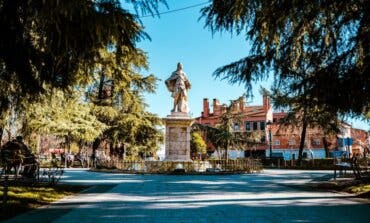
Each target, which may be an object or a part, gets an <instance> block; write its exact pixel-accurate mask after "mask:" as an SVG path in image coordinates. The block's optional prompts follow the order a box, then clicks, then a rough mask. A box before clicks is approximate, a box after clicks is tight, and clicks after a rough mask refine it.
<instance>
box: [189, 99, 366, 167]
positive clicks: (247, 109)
mask: <svg viewBox="0 0 370 223" xmlns="http://www.w3.org/2000/svg"><path fill="white" fill-rule="evenodd" d="M230 105H231V108H232V113H233V114H235V115H236V116H238V120H239V122H235V123H233V129H234V131H238V132H253V133H255V135H256V136H257V137H258V138H259V140H260V142H261V144H260V145H256V146H252V147H250V148H247V149H244V150H245V152H244V156H247V157H248V156H257V157H264V156H269V155H270V152H269V147H270V142H271V147H272V152H273V153H279V154H282V155H283V156H284V159H286V160H290V159H296V158H298V148H299V143H300V138H301V129H300V128H299V127H294V128H293V127H292V126H287V127H285V126H281V125H280V124H278V121H279V120H280V119H281V118H284V117H285V116H286V115H287V113H286V112H273V111H272V106H271V104H270V99H269V98H268V97H267V96H263V102H262V105H259V106H247V105H246V103H245V98H244V97H243V96H242V97H239V98H238V99H237V100H233V101H231V104H230ZM212 107H213V110H212V111H211V109H210V103H209V101H208V99H207V98H205V99H203V111H202V114H201V116H200V117H197V118H196V119H195V122H196V123H199V124H202V125H208V126H211V127H215V126H217V124H219V123H220V118H221V116H222V115H223V114H224V113H225V112H226V111H227V107H228V105H226V104H220V102H219V100H218V99H213V101H212ZM270 131H271V139H270V137H269V136H270ZM369 141H370V140H369V134H368V132H366V131H364V130H360V129H354V128H352V126H351V125H349V124H346V123H343V124H342V127H341V132H340V133H339V134H338V135H329V136H328V135H324V133H323V131H322V130H321V129H320V128H308V129H307V133H306V139H305V144H304V151H303V156H304V157H305V158H308V159H311V158H315V159H316V158H325V157H326V152H330V155H331V156H333V155H336V156H342V155H349V154H350V155H362V154H363V151H364V148H365V147H366V145H368V142H369ZM325 148H326V149H325ZM365 149H366V148H365ZM208 150H211V151H213V150H214V148H212V145H208ZM234 153H235V152H234Z"/></svg>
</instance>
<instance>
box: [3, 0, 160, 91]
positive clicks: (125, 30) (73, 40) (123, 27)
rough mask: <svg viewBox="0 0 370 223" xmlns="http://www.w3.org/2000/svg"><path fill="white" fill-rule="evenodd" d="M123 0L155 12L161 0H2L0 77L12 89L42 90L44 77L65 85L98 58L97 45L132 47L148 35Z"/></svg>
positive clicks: (51, 81)
mask: <svg viewBox="0 0 370 223" xmlns="http://www.w3.org/2000/svg"><path fill="white" fill-rule="evenodd" d="M127 3H128V4H130V5H131V6H133V7H134V8H135V9H136V10H140V9H141V11H142V13H156V12H157V7H158V5H159V4H165V1H164V0H155V1H152V0H150V1H149V0H138V1H137V0H135V1H134V0H129V1H126V4H125V5H122V4H121V3H120V1H118V0H97V1H90V0H79V1H75V0H63V1H60V0H48V1H13V0H2V1H1V2H0V26H1V28H2V31H3V32H2V33H3V35H2V37H1V39H0V52H2V53H1V55H0V64H1V66H0V67H1V72H2V74H3V75H2V77H1V81H2V82H4V83H5V84H8V85H12V86H13V87H14V90H15V91H17V92H18V94H27V93H30V94H35V93H38V92H42V90H43V84H45V83H46V84H48V85H51V86H53V87H61V88H66V87H69V86H71V85H74V84H75V83H76V81H77V80H78V79H79V78H81V76H83V77H87V76H88V75H90V73H89V72H85V71H87V70H88V68H89V67H90V66H91V65H92V64H94V63H95V62H96V61H97V60H98V59H99V56H100V55H99V50H100V49H104V48H106V47H108V46H113V45H114V46H115V47H117V49H120V48H121V47H124V46H127V47H130V48H134V47H135V44H136V42H137V41H138V40H140V39H143V38H148V36H147V34H146V33H144V32H143V31H142V27H141V25H140V21H139V19H138V17H137V16H136V15H134V14H132V13H131V12H129V10H128V9H126V8H123V6H126V7H127V8H130V7H131V6H128V5H127ZM116 55H117V56H118V57H120V56H124V52H122V51H121V50H118V51H117V52H116ZM77 71H80V72H77Z"/></svg>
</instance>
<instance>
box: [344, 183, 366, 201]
mask: <svg viewBox="0 0 370 223" xmlns="http://www.w3.org/2000/svg"><path fill="white" fill-rule="evenodd" d="M348 191H349V192H352V193H355V194H358V195H359V197H366V198H370V183H362V184H359V185H355V186H351V187H349V188H348Z"/></svg>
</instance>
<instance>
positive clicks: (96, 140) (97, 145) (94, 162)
mask: <svg viewBox="0 0 370 223" xmlns="http://www.w3.org/2000/svg"><path fill="white" fill-rule="evenodd" d="M100 142H101V140H100V137H98V138H96V139H95V140H94V142H93V145H92V154H91V162H92V166H93V167H94V168H95V167H96V150H97V149H98V148H99V145H100Z"/></svg>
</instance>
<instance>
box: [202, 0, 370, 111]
mask: <svg viewBox="0 0 370 223" xmlns="http://www.w3.org/2000/svg"><path fill="white" fill-rule="evenodd" d="M369 11H370V8H369V4H368V2H367V1H362V0H353V1H332V0H327V1H319V0H313V1H312V0H309V1H308V0H307V1H288V0H283V1H263V0H235V1H224V0H213V1H212V4H211V5H209V6H207V7H205V8H203V9H202V15H203V18H205V24H206V26H207V27H209V28H210V29H211V30H212V32H216V31H230V32H236V33H237V34H244V33H245V34H246V36H247V39H248V40H249V41H251V43H252V46H253V47H252V49H251V52H250V53H249V55H248V56H247V57H245V58H243V59H241V60H239V61H236V62H234V63H231V64H229V65H226V66H224V67H221V68H219V69H217V70H216V71H215V73H214V75H216V76H218V77H223V78H224V79H227V80H229V81H230V82H231V83H243V84H245V85H246V87H247V89H248V90H251V87H252V83H253V81H256V80H261V79H264V78H267V77H268V76H269V75H270V74H271V73H273V74H274V76H275V83H277V84H280V86H281V85H282V83H280V82H285V83H287V82H288V85H290V87H291V88H292V89H293V91H295V90H302V93H301V94H305V95H307V97H311V98H313V99H314V100H316V102H315V105H318V106H319V108H320V109H322V110H325V111H327V112H329V113H331V114H334V115H336V114H337V112H340V113H342V114H355V115H362V114H367V113H368V112H369V110H370V108H369V103H368V102H369V101H370V90H369V89H370V79H369V73H370V72H369V71H370V70H369V69H370V66H369V64H370V63H369V61H370V29H369V27H370V20H369V19H368V17H369V15H368V13H369ZM271 71H272V72H271ZM291 81H292V82H291Z"/></svg>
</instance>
